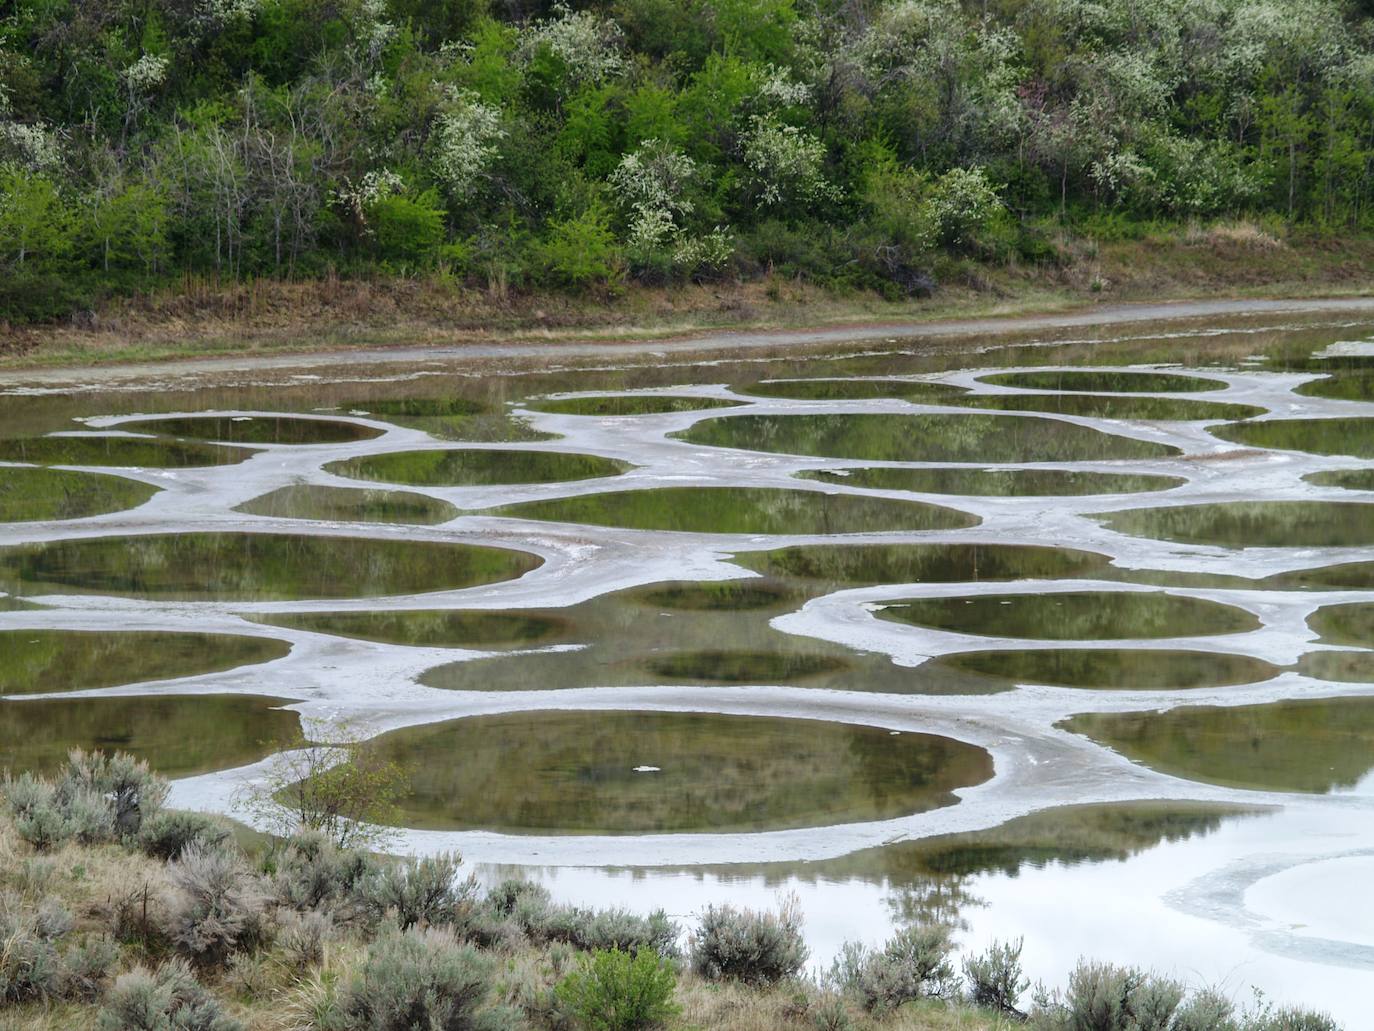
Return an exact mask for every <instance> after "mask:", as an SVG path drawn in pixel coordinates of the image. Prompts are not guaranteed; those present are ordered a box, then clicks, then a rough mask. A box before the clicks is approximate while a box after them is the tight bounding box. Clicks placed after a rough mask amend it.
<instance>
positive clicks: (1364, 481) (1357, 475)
mask: <svg viewBox="0 0 1374 1031" xmlns="http://www.w3.org/2000/svg"><path fill="white" fill-rule="evenodd" d="M1303 479H1304V480H1306V481H1307V482H1308V483H1311V484H1315V485H1316V486H1318V487H1342V488H1344V489H1345V490H1374V469H1328V470H1326V471H1325V472H1319V473H1308V474H1307V475H1306V476H1304V477H1303Z"/></svg>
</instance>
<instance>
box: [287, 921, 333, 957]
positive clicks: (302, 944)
mask: <svg viewBox="0 0 1374 1031" xmlns="http://www.w3.org/2000/svg"><path fill="white" fill-rule="evenodd" d="M333 934H334V921H332V920H330V919H329V917H328V916H327V915H325V914H324V913H289V912H288V913H286V914H285V915H284V916H283V917H282V920H281V927H280V930H279V932H278V935H277V945H278V947H279V948H280V949H281V951H282V955H283V956H284V957H285V959H286V963H287V965H288V966H290V967H291V968H292V969H294V970H303V969H306V968H308V967H314V966H319V965H320V964H321V963H323V962H324V947H325V943H326V942H328V941H329V939H330V938H331V937H333Z"/></svg>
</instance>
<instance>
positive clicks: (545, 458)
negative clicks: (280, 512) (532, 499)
mask: <svg viewBox="0 0 1374 1031" xmlns="http://www.w3.org/2000/svg"><path fill="white" fill-rule="evenodd" d="M628 468H630V467H629V466H628V465H627V464H625V463H624V462H617V461H615V460H613V459H610V458H602V457H600V456H599V455H575V454H565V453H563V452H557V451H500V450H495V449H474V450H466V451H454V450H448V451H398V452H396V453H394V454H389V455H363V456H361V457H358V458H349V459H345V460H344V461H342V462H331V463H329V464H328V465H326V466H325V471H326V472H331V473H335V474H336V475H339V476H347V477H350V478H351V479H355V480H375V481H377V482H380V483H405V484H410V485H411V486H416V487H446V486H460V485H463V486H471V485H481V484H491V483H553V482H556V481H563V480H589V479H594V478H595V477H598V476H616V475H618V474H620V473H623V472H624V471H625V470H626V469H628Z"/></svg>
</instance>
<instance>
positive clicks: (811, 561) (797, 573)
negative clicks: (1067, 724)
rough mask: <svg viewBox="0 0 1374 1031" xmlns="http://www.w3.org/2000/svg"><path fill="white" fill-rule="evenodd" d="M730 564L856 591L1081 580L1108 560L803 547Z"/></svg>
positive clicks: (966, 550)
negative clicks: (895, 586)
mask: <svg viewBox="0 0 1374 1031" xmlns="http://www.w3.org/2000/svg"><path fill="white" fill-rule="evenodd" d="M732 561H733V562H735V563H737V564H738V565H741V566H744V567H746V568H747V569H752V570H754V571H755V572H759V573H763V574H765V575H768V576H774V577H789V578H793V579H799V580H811V581H818V582H820V583H823V584H839V585H845V586H852V587H857V586H862V585H866V584H904V583H912V584H916V583H963V582H966V581H967V582H978V581H984V580H994V581H996V580H1047V579H1060V578H1073V579H1080V578H1086V577H1090V576H1093V575H1096V574H1098V573H1100V572H1101V571H1102V570H1103V569H1104V568H1105V567H1106V566H1107V564H1108V562H1109V561H1110V560H1109V559H1108V557H1107V556H1106V555H1099V554H1097V553H1095V552H1091V551H1074V550H1072V549H1069V548H1049V547H1043V546H1041V545H1034V544H804V545H799V546H797V547H792V548H778V549H776V550H774V551H751V552H741V553H738V554H736V555H734V556H733V557H732Z"/></svg>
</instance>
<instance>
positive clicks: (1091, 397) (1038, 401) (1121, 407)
mask: <svg viewBox="0 0 1374 1031" xmlns="http://www.w3.org/2000/svg"><path fill="white" fill-rule="evenodd" d="M948 403H949V404H956V405H964V406H966V407H969V408H994V409H997V410H998V411H1004V412H1045V413H1046V414H1049V415H1079V416H1086V417H1087V418H1091V419H1153V420H1173V421H1213V422H1222V421H1225V420H1228V419H1250V418H1253V417H1254V416H1256V415H1263V414H1264V413H1265V411H1266V409H1263V408H1256V407H1255V406H1254V405H1238V404H1223V403H1221V402H1219V401H1195V400H1193V399H1191V398H1181V397H1148V396H1143V395H1138V394H971V395H969V396H967V397H959V398H954V399H952V400H950V401H949V402H948Z"/></svg>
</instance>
